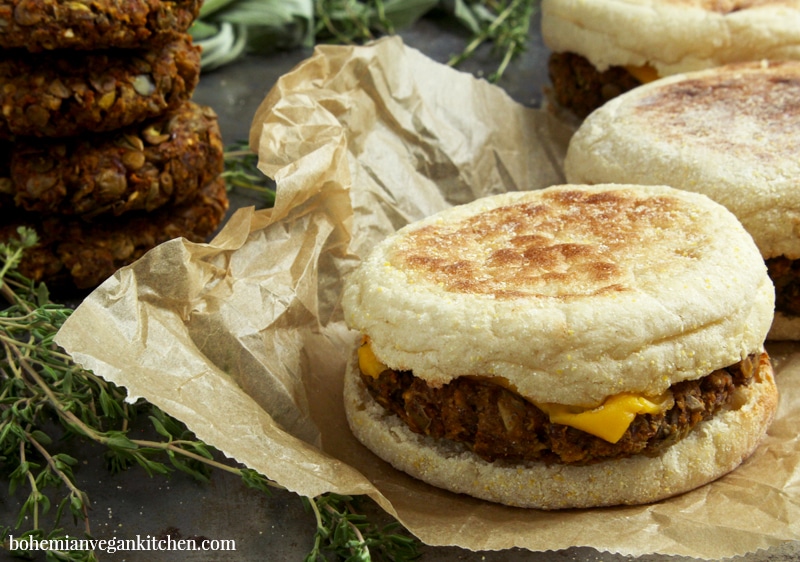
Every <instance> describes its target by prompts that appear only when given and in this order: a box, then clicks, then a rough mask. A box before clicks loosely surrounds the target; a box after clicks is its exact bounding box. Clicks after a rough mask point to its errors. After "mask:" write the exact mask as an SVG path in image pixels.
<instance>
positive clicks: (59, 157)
mask: <svg viewBox="0 0 800 562" xmlns="http://www.w3.org/2000/svg"><path fill="white" fill-rule="evenodd" d="M200 4H201V2H200V0H177V1H172V2H160V1H155V0H137V1H135V2H123V3H120V2H114V1H99V2H97V1H93V2H85V1H74V2H67V1H56V2H49V3H36V2H27V1H25V0H11V1H8V0H6V1H0V48H2V49H1V50H0V85H1V87H0V109H1V110H2V111H0V145H1V146H0V149H2V150H4V152H5V154H4V155H3V157H2V158H0V191H1V192H2V193H0V197H2V200H0V215H1V216H2V223H0V224H1V225H2V226H0V240H7V239H9V238H11V237H13V236H15V235H16V231H17V228H18V227H19V226H29V227H32V228H33V229H35V230H36V231H37V234H38V235H39V239H40V241H39V244H38V245H37V246H36V247H35V248H33V249H31V250H29V251H27V252H26V253H25V257H24V260H23V262H22V264H21V265H20V269H21V271H22V273H23V274H25V275H27V276H28V277H30V278H32V279H34V280H37V281H45V282H47V283H48V284H50V285H51V286H58V287H62V286H63V287H69V288H73V287H77V288H79V289H88V288H92V287H94V286H96V285H97V284H99V283H100V282H102V281H103V280H104V279H105V278H107V277H108V276H110V275H111V274H113V273H114V271H116V270H117V269H118V268H119V267H121V266H123V265H127V264H129V263H131V262H133V261H134V260H136V259H138V258H139V257H140V256H141V255H142V254H144V253H145V252H146V251H147V250H149V249H151V248H153V247H154V246H156V245H157V244H159V243H161V242H164V241H166V240H169V239H171V238H175V237H180V236H183V237H186V238H188V239H190V240H193V241H202V240H205V239H206V237H207V236H208V235H209V234H211V233H212V232H213V231H214V230H215V229H216V228H217V226H218V225H219V223H220V222H221V221H222V219H223V217H224V214H225V211H226V210H227V207H228V200H227V194H226V191H225V185H224V181H223V180H222V178H221V173H222V171H223V146H222V138H221V135H220V131H219V126H218V123H217V116H216V114H215V113H214V111H213V110H212V109H211V108H208V107H203V106H200V105H197V104H195V103H194V102H192V101H191V97H192V94H193V92H194V89H195V87H196V86H197V82H198V80H199V76H200V49H199V47H197V46H196V45H194V44H193V43H192V40H191V36H190V35H189V34H188V32H187V30H188V28H189V26H190V25H191V23H192V22H193V21H194V20H195V19H196V17H197V15H198V12H199V9H200Z"/></svg>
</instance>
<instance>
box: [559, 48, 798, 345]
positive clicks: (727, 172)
mask: <svg viewBox="0 0 800 562" xmlns="http://www.w3.org/2000/svg"><path fill="white" fill-rule="evenodd" d="M798 144H800V62H798V61H783V62H766V61H764V62H756V63H740V64H731V65H725V66H721V67H716V68H712V69H708V70H703V71H698V72H689V73H686V74H679V75H676V76H670V77H668V78H663V79H661V80H658V81H656V82H653V83H651V84H647V85H644V86H642V87H640V88H637V89H635V90H633V91H630V92H627V93H626V94H624V95H621V96H619V97H618V98H616V99H614V100H612V101H610V102H608V103H607V104H606V105H605V106H603V107H602V108H600V109H598V110H597V111H595V112H594V113H592V114H591V115H590V116H589V118H588V119H586V120H585V121H584V122H583V124H582V125H581V127H580V128H579V129H578V131H577V132H576V133H575V135H574V136H573V137H572V139H571V141H570V144H569V148H568V150H567V155H566V158H565V162H564V168H565V174H566V177H567V181H570V182H575V183H598V184H600V183H608V182H620V181H626V182H631V183H640V184H656V185H664V184H666V185H670V186H672V187H676V188H679V189H684V190H687V191H694V192H698V193H702V194H704V195H707V196H708V197H710V198H711V199H713V200H714V201H716V202H717V203H720V204H722V205H724V206H725V207H727V208H728V209H729V210H730V211H731V212H732V213H733V214H734V215H736V217H737V218H738V219H739V220H740V221H741V222H742V224H743V225H744V227H745V229H746V230H747V231H748V232H749V233H750V235H751V236H752V237H753V240H754V241H755V243H756V246H757V247H758V248H759V250H760V251H761V254H762V257H763V258H764V259H765V260H766V262H767V267H768V268H769V274H770V276H771V278H772V280H773V283H774V284H775V312H776V313H775V321H774V323H773V326H772V329H771V331H770V334H769V337H770V339H800V190H798V184H799V183H800V160H798V158H797V149H796V147H797V146H798Z"/></svg>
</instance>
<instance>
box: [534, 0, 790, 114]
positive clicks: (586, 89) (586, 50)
mask: <svg viewBox="0 0 800 562" xmlns="http://www.w3.org/2000/svg"><path fill="white" fill-rule="evenodd" d="M541 9H542V20H541V31H542V38H543V40H544V42H545V45H546V46H547V47H549V49H550V50H551V57H550V60H549V73H550V79H551V82H552V91H551V92H549V94H550V95H551V97H552V99H553V100H554V102H555V105H556V106H560V107H562V108H567V109H568V110H570V111H571V112H572V113H573V114H575V115H577V116H578V117H580V118H583V117H585V116H586V115H588V114H589V113H590V112H591V111H592V110H593V109H596V108H597V107H599V106H600V105H602V104H603V103H604V102H606V101H608V100H609V99H612V98H613V97H615V96H617V95H619V94H620V93H622V92H625V91H628V90H630V89H631V88H634V87H636V86H638V85H640V84H642V83H646V82H649V81H651V80H653V79H655V78H659V77H665V76H669V75H672V74H677V73H681V72H688V71H695V70H701V69H705V68H710V67H713V66H719V65H722V64H728V63H733V62H745V61H755V60H760V59H763V58H768V59H773V60H780V59H787V60H791V59H795V60H800V1H798V0H713V1H712V0H593V1H591V2H586V1H583V0H543V1H542V6H541Z"/></svg>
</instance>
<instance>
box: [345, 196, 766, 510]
mask: <svg viewBox="0 0 800 562" xmlns="http://www.w3.org/2000/svg"><path fill="white" fill-rule="evenodd" d="M342 304H343V307H344V312H345V319H346V321H347V322H348V324H349V326H350V327H352V328H353V329H355V330H358V331H360V332H361V334H363V340H362V341H361V344H360V346H358V349H357V350H354V353H353V358H352V361H351V363H350V365H349V367H348V369H347V373H346V375H345V387H344V400H345V409H346V412H347V416H348V421H349V423H350V426H351V428H352V430H353V433H354V434H355V436H356V437H357V438H358V439H359V440H360V441H361V442H362V443H364V444H365V445H366V446H367V447H368V448H369V449H371V450H372V451H373V452H375V453H376V454H377V455H378V456H379V457H382V458H383V459H384V460H386V461H388V462H389V463H391V464H392V465H394V466H395V467H396V468H398V469H400V470H402V471H405V472H407V473H409V474H410V475H412V476H414V477H416V478H418V479H421V480H424V481H426V482H428V483H430V484H433V485H434V486H438V487H441V488H445V489H448V490H451V491H454V492H460V493H465V494H469V495H472V496H475V497H478V498H482V499H486V500H490V501H494V502H501V503H505V504H509V505H514V506H521V507H534V508H541V509H558V508H573V507H592V506H604V505H614V504H639V503H647V502H653V501H656V500H659V499H662V498H666V497H669V496H672V495H674V494H678V493H681V492H685V491H687V490H691V489H693V488H695V487H698V486H701V485H703V484H706V483H707V482H709V481H711V480H714V479H716V478H718V477H720V476H721V475H723V474H725V473H727V472H729V471H730V470H732V469H734V468H735V467H737V466H738V465H739V464H740V463H741V462H742V461H743V460H744V459H746V458H747V457H748V456H749V455H750V454H751V453H752V452H753V451H754V449H755V448H756V447H757V445H758V443H759V441H760V439H761V438H762V436H763V435H764V433H765V431H766V430H767V427H768V425H769V423H770V422H771V419H772V417H773V413H774V411H775V408H776V403H777V394H776V390H775V385H774V381H773V375H772V368H771V366H770V360H769V357H768V356H767V354H766V353H765V351H764V348H763V342H764V337H765V335H766V333H767V330H768V328H769V325H770V322H771V320H772V307H773V287H772V284H771V283H770V280H769V278H768V277H767V274H766V268H765V266H764V262H763V260H762V259H761V256H760V255H759V253H758V250H757V249H756V247H755V245H754V244H753V241H752V239H751V237H750V236H749V235H748V234H747V232H745V230H744V229H743V228H742V227H741V225H740V224H739V222H738V221H737V220H736V219H735V217H734V216H733V215H732V214H731V213H730V212H729V211H727V210H726V209H725V208H724V207H722V206H721V205H718V204H716V203H714V202H712V201H711V200H710V199H708V198H707V197H705V196H703V195H698V194H695V193H689V192H684V191H679V190H675V189H672V188H668V187H643V186H633V185H602V186H594V187H590V186H579V185H563V186H554V187H551V188H547V189H543V190H539V191H531V192H511V193H506V194H502V195H495V196H491V197H487V198H484V199H480V200H477V201H475V202H473V203H469V204H466V205H463V206H458V207H453V208H451V209H449V210H447V211H444V212H442V213H439V214H437V215H434V216H431V217H429V218H427V219H424V220H422V221H420V222H418V223H414V224H411V225H409V226H407V227H405V228H403V229H401V230H399V231H398V232H396V233H395V234H394V235H392V236H390V237H388V238H387V239H386V240H385V241H383V242H382V243H381V244H379V245H378V246H377V247H376V248H375V249H374V251H373V252H372V253H371V254H370V255H369V256H368V257H367V258H365V259H364V260H363V262H362V264H361V265H360V266H359V268H358V269H357V270H355V271H354V272H353V273H352V274H351V275H350V276H349V277H348V278H347V279H346V282H345V289H344V293H343V303H342Z"/></svg>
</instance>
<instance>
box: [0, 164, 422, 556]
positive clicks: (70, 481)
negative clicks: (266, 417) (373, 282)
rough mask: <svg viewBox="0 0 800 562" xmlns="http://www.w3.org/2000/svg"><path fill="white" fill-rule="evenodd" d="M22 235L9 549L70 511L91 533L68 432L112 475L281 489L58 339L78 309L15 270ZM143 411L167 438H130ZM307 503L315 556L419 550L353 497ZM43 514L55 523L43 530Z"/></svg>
mask: <svg viewBox="0 0 800 562" xmlns="http://www.w3.org/2000/svg"><path fill="white" fill-rule="evenodd" d="M259 173H260V172H259ZM18 235H19V237H18V238H16V239H12V240H9V241H7V242H6V243H3V244H0V294H1V295H2V298H3V299H5V300H6V301H7V303H8V306H7V308H5V309H4V310H2V311H0V473H1V474H2V475H3V477H4V478H5V479H6V480H7V481H8V485H9V495H14V494H15V493H16V492H17V491H18V490H23V489H27V497H26V498H25V500H24V501H23V502H22V507H21V509H20V512H19V514H18V516H17V519H16V522H15V524H14V525H13V526H0V541H2V544H3V549H4V550H6V551H9V547H10V541H9V537H10V536H12V535H14V536H15V538H16V539H18V540H20V541H23V542H24V539H26V538H33V539H36V540H43V539H65V538H66V537H67V535H68V534H67V533H65V532H64V530H63V529H62V528H60V527H59V525H60V523H61V520H62V518H63V516H64V515H66V514H70V515H71V516H72V519H73V521H74V522H75V523H76V524H78V523H80V524H82V526H83V533H84V534H85V535H86V537H87V538H88V537H91V536H92V530H91V525H90V518H89V507H90V500H89V496H88V493H87V492H86V491H85V490H82V489H80V488H79V486H78V485H77V483H76V479H75V474H74V472H73V467H75V466H77V465H79V464H80V463H81V459H78V458H76V457H74V456H72V455H70V454H67V453H64V452H55V451H54V448H53V444H54V443H56V442H57V441H60V440H63V439H69V438H71V439H79V440H83V441H84V442H90V443H95V444H97V445H100V446H101V447H103V448H104V449H105V458H106V462H107V465H108V468H109V469H110V471H111V472H112V473H113V472H117V471H121V470H126V469H128V468H130V467H132V466H135V465H138V466H140V467H141V468H142V469H144V471H145V472H146V473H147V474H148V475H150V476H156V475H166V474H170V473H171V472H173V471H175V470H179V471H182V472H185V473H187V474H189V475H190V476H192V477H193V478H195V479H198V480H201V481H206V480H208V478H209V477H210V475H211V473H212V472H213V471H215V470H222V471H225V472H228V473H231V474H234V475H237V476H239V477H241V478H242V481H243V482H244V484H245V485H246V486H248V487H250V488H253V489H256V490H259V491H261V492H266V493H268V492H270V490H273V489H283V488H282V486H280V485H278V484H277V483H275V482H273V481H271V480H269V479H268V478H266V477H264V476H263V475H261V474H259V473H258V472H256V471H254V470H251V469H248V468H245V467H240V466H234V465H231V464H226V463H224V462H220V461H219V460H217V458H218V455H216V454H215V453H216V452H215V451H214V450H213V449H212V448H211V447H209V446H207V445H206V444H205V443H203V442H202V441H199V440H197V438H196V437H195V436H194V435H193V434H192V433H191V432H190V431H189V430H188V429H187V428H186V427H185V426H184V425H183V424H182V423H180V422H179V421H177V420H176V419H174V418H172V417H170V416H168V415H167V414H165V413H164V412H163V411H161V410H160V409H158V408H156V407H155V406H153V405H151V404H149V403H147V402H146V401H143V400H140V401H138V402H136V403H135V404H130V403H128V402H126V400H125V398H126V394H125V392H124V390H123V389H121V388H119V387H117V386H116V385H114V384H112V383H110V382H107V381H105V380H104V379H102V378H100V377H98V376H96V375H94V374H93V373H92V372H90V371H87V370H84V369H82V368H81V367H80V366H78V365H76V364H75V363H74V362H73V361H72V360H71V358H70V357H69V355H67V354H66V353H64V351H63V350H62V349H61V348H59V347H58V346H57V345H56V344H55V342H54V341H53V339H54V336H55V334H56V332H57V331H58V329H59V328H60V327H61V326H62V325H63V323H64V321H66V319H67V318H68V317H69V315H70V314H71V312H72V309H70V308H68V307H66V306H63V305H59V304H56V303H53V302H52V301H51V300H50V296H49V293H48V292H47V288H46V287H45V286H44V285H43V284H37V283H34V282H32V281H31V280H29V279H27V278H25V277H24V276H22V275H21V274H20V273H19V272H18V271H17V270H16V269H15V268H16V265H17V264H18V263H19V260H20V258H21V257H22V255H23V253H24V252H25V250H26V249H27V248H30V247H32V246H33V245H35V244H36V241H37V236H36V233H35V232H33V231H32V230H30V229H24V228H23V229H20V230H19V231H18ZM142 419H146V420H147V421H148V422H149V423H150V427H151V428H152V433H153V434H154V435H158V436H160V437H161V439H134V438H131V437H130V429H131V425H132V424H133V422H135V421H136V420H142ZM303 501H304V502H305V503H306V505H307V506H309V507H310V509H311V510H312V511H314V513H315V515H316V517H317V527H316V531H315V535H314V545H313V548H312V551H311V553H310V554H309V556H308V559H309V560H320V561H321V560H327V558H325V553H328V554H331V555H334V556H337V557H340V558H341V559H351V560H362V561H366V560H397V561H398V562H400V561H402V560H409V559H411V558H413V557H415V556H416V543H415V542H414V540H413V539H411V538H410V537H408V536H407V535H403V534H400V533H397V532H394V530H393V528H392V527H389V528H385V529H378V528H377V527H375V526H374V525H372V524H370V523H368V522H367V521H366V519H365V518H364V517H363V516H362V515H358V514H356V512H355V511H354V509H353V507H352V504H351V502H350V498H345V497H342V496H337V495H335V494H325V495H322V496H319V497H316V498H303ZM53 505H56V509H55V513H54V514H53V513H51V509H52V507H53ZM45 516H49V518H48V522H50V521H51V523H50V526H51V527H52V528H46V523H45ZM26 523H28V526H27V528H25V525H26ZM20 531H21V533H20ZM25 544H27V543H25ZM10 554H12V555H14V556H18V557H26V558H29V557H31V556H32V555H33V553H31V552H21V551H15V552H10ZM46 556H47V559H48V561H50V560H53V561H55V560H62V561H68V562H95V561H96V560H97V557H96V555H95V553H93V552H85V551H80V552H57V551H48V552H47V553H46Z"/></svg>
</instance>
